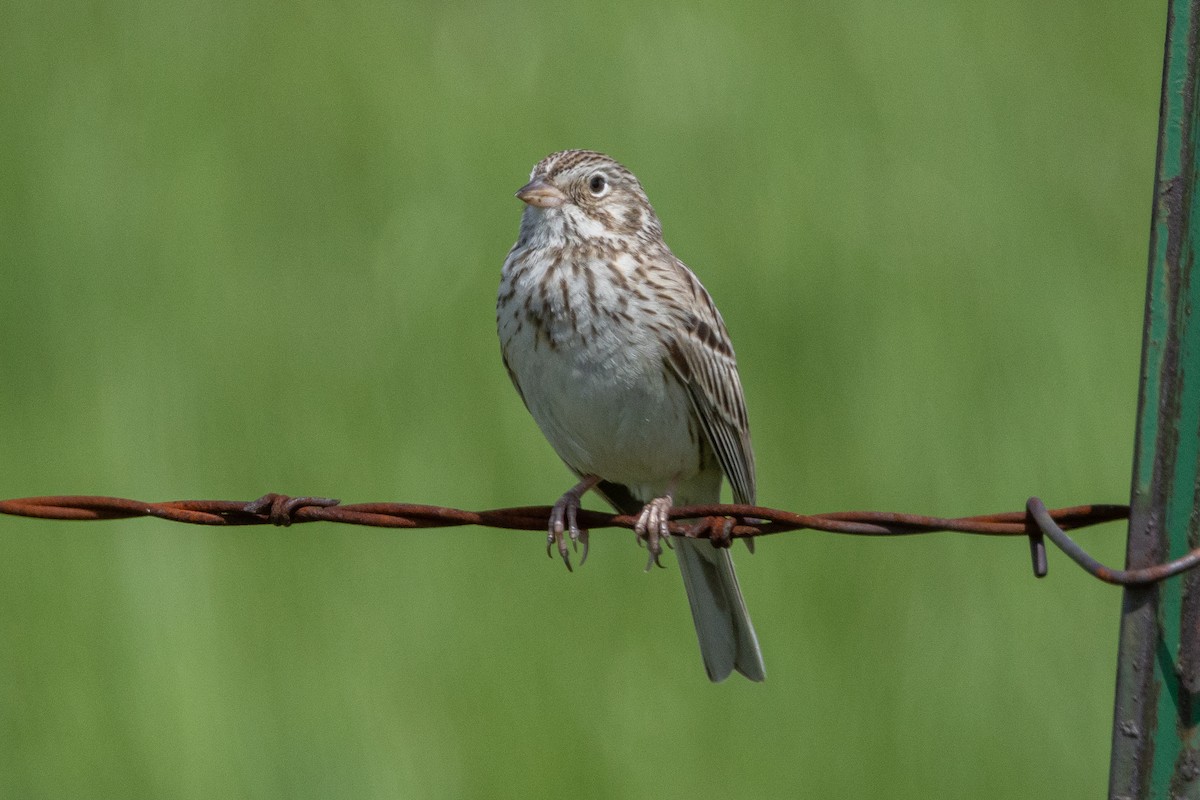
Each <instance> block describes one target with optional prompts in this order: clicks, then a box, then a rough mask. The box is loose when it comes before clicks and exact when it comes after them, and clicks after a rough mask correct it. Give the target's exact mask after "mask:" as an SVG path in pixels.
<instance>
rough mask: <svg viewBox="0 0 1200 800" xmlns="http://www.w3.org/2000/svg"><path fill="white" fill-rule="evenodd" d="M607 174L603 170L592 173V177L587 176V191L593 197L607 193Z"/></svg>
mask: <svg viewBox="0 0 1200 800" xmlns="http://www.w3.org/2000/svg"><path fill="white" fill-rule="evenodd" d="M608 189H609V185H608V176H606V175H605V174H604V173H603V172H595V173H592V177H590V178H588V191H590V192H591V193H592V196H593V197H603V196H604V195H605V194H607V193H608Z"/></svg>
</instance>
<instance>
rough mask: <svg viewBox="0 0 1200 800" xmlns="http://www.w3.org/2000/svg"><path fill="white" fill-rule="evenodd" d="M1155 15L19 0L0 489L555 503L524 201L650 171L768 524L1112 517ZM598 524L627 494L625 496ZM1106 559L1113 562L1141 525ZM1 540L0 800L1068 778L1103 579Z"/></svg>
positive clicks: (1128, 371) (967, 561)
mask: <svg viewBox="0 0 1200 800" xmlns="http://www.w3.org/2000/svg"><path fill="white" fill-rule="evenodd" d="M1163 28H1164V9H1163V8H1160V7H1158V6H1157V5H1153V4H1152V6H1149V7H1148V6H1146V5H1145V4H1137V3H1108V4H1100V5H1097V4H1094V3H1087V2H1066V3H1053V4H1046V3H1042V2H1037V1H1036V0H1017V1H1016V2H1012V3H1005V4H1001V5H990V6H989V5H987V4H983V5H976V6H973V7H970V8H967V7H964V6H963V4H961V3H954V2H949V0H927V2H918V3H904V4H894V6H889V5H888V4H879V3H865V2H848V3H847V2H843V3H828V4H821V5H817V4H790V3H770V2H756V3H733V2H729V3H718V2H704V3H699V4H697V3H681V2H676V3H664V4H659V5H648V4H645V3H642V2H633V1H632V0H630V1H629V2H623V3H622V2H618V3H594V4H590V5H588V6H586V7H585V6H580V7H575V6H568V5H564V4H561V3H552V2H544V3H540V4H530V5H522V6H513V5H511V4H508V3H482V4H479V3H476V4H467V3H443V4H430V5H427V6H414V5H405V4H399V3H389V4H383V3H365V4H358V5H356V6H354V7H353V8H348V7H346V8H344V7H333V6H332V5H331V6H324V5H321V4H317V3H305V2H301V3H290V4H285V3H272V4H259V5H257V6H247V5H246V4H239V3H232V2H230V3H221V2H209V3H204V2H187V1H185V2H176V3H152V2H144V3H137V2H128V1H125V0H122V1H118V2H106V3H84V2H76V3H70V2H69V3H60V4H49V3H31V2H15V3H13V2H10V3H7V4H6V5H5V10H4V12H3V25H2V26H0V107H2V109H3V113H2V114H0V234H2V241H3V246H2V247H0V270H2V271H3V277H4V281H3V287H4V288H3V292H2V293H0V374H2V376H3V384H2V386H0V443H2V444H0V452H2V453H3V457H2V458H0V497H20V496H26V495H38V494H59V493H77V494H113V495H118V496H126V497H136V498H142V499H152V500H165V499H176V498H222V499H246V500H249V499H251V498H254V497H257V496H258V495H260V494H262V493H264V492H267V491H278V492H285V493H292V494H324V495H331V496H336V497H340V498H342V499H343V500H345V501H347V502H350V501H354V502H361V501H376V500H378V501H383V500H394V501H411V502H425V503H435V504H446V505H455V506H460V507H467V508H481V507H495V506H503V505H526V504H543V503H549V502H552V501H553V500H554V499H555V498H556V497H557V496H558V495H559V493H561V492H562V491H563V490H564V489H565V488H567V486H568V485H569V484H570V483H571V481H572V478H571V476H570V475H569V474H568V472H567V470H566V469H565V468H564V467H563V466H562V465H561V464H560V463H559V462H558V461H557V459H556V458H555V456H554V454H553V452H552V451H551V449H550V447H549V446H548V445H547V444H546V443H545V442H544V440H543V439H542V437H541V435H540V434H539V433H538V431H537V429H536V427H535V426H534V423H533V422H532V420H531V419H529V418H528V416H527V414H526V412H525V410H524V409H523V408H522V406H521V403H520V400H519V399H518V397H517V395H516V393H515V392H514V391H513V390H512V388H511V386H510V385H509V382H508V378H507V377H506V375H505V373H504V369H503V368H502V367H501V365H500V360H499V355H498V346H497V342H496V338H495V332H494V316H493V314H494V311H493V308H494V306H493V304H494V297H495V290H496V284H497V281H498V277H499V270H500V264H501V262H502V260H503V258H504V254H505V252H506V250H507V248H508V247H509V246H510V244H511V243H512V241H513V239H514V238H515V234H516V230H517V223H518V218H519V214H520V210H521V209H520V203H519V202H518V201H516V200H515V199H514V198H513V196H512V193H513V191H515V190H516V189H517V187H519V186H520V185H521V184H522V183H523V182H524V180H525V179H526V177H527V175H528V172H529V169H530V167H531V166H532V165H533V164H534V162H536V161H537V160H538V159H540V158H541V157H542V156H544V155H546V154H547V153H549V152H551V151H554V150H557V149H561V148H566V147H588V148H595V149H600V150H604V151H606V152H609V153H611V154H613V155H614V156H615V157H617V158H618V159H620V160H622V161H623V162H625V163H626V164H627V165H628V166H629V167H630V168H631V169H633V170H634V171H635V172H636V173H637V174H638V175H639V177H640V178H641V179H642V181H643V183H644V184H645V186H646V187H647V189H648V191H649V194H650V197H651V199H652V201H653V202H654V203H655V205H656V207H657V209H658V211H659V214H660V216H661V218H662V220H663V223H664V226H665V230H666V234H667V240H668V242H669V243H670V244H671V246H672V247H673V248H674V249H675V251H676V252H677V253H678V254H679V255H680V256H681V257H682V258H683V259H684V260H685V261H687V262H688V263H689V264H690V265H691V266H692V267H693V268H694V269H695V270H696V272H697V273H698V274H699V275H700V276H701V278H702V279H703V280H704V282H705V284H706V285H707V286H708V288H709V289H710V291H711V292H712V294H713V295H714V296H715V297H716V299H717V301H718V304H719V305H720V307H721V309H722V311H723V313H724V315H725V318H726V320H727V322H728V324H729V327H730V329H731V330H732V333H733V337H734V341H735V343H736V345H737V349H738V354H739V358H740V361H741V365H742V374H743V379H744V382H745V387H746V395H747V400H748V404H749V408H750V413H751V421H752V427H753V431H754V437H755V443H756V453H757V456H758V464H759V486H760V500H761V501H762V502H763V503H764V504H767V505H772V506H777V507H783V508H789V509H795V510H801V511H809V512H819V511H833V510H844V509H885V510H896V511H910V512H917V513H930V514H942V515H958V514H976V513H985V512H991V511H1001V510H1016V509H1019V508H1021V507H1022V504H1023V502H1024V500H1025V498H1026V497H1027V496H1029V495H1030V494H1039V495H1041V496H1042V497H1043V498H1045V500H1046V501H1047V502H1048V503H1049V504H1051V505H1052V506H1053V505H1070V504H1075V503H1084V502H1124V501H1125V500H1126V499H1127V497H1128V485H1129V473H1130V460H1131V454H1132V446H1133V433H1134V412H1135V403H1136V397H1137V374H1138V354H1139V349H1140V335H1141V330H1140V329H1141V324H1140V323H1141V313H1142V302H1143V286H1144V281H1145V278H1144V275H1145V271H1144V270H1145V259H1146V250H1147V234H1148V228H1149V210H1150V200H1151V193H1152V178H1153V167H1154V142H1155V135H1156V127H1157V110H1158V91H1159V77H1160V73H1161V63H1162V35H1163ZM597 502H598V501H593V504H596V503H597ZM1081 538H1082V540H1083V541H1084V543H1085V544H1086V546H1088V547H1089V548H1090V549H1091V550H1092V551H1093V552H1094V553H1095V554H1096V555H1097V556H1099V557H1100V558H1102V559H1104V560H1106V561H1108V562H1114V563H1115V562H1119V561H1120V560H1121V558H1122V553H1123V539H1124V530H1123V527H1122V526H1120V525H1110V526H1107V527H1106V528H1102V529H1098V530H1097V531H1095V532H1094V533H1084V534H1081ZM643 562H644V552H643V551H639V550H637V548H635V547H634V543H633V539H632V536H631V535H629V534H628V533H626V532H622V531H605V532H597V533H596V534H595V535H594V537H593V546H592V555H591V559H590V560H589V562H588V564H587V566H586V567H585V568H584V569H582V570H577V571H576V572H575V574H567V572H566V571H565V570H564V569H563V568H562V566H561V565H560V564H558V563H555V562H552V561H550V560H548V559H547V558H546V556H545V552H544V542H543V537H542V536H541V535H540V534H536V533H534V534H520V533H512V532H497V531H489V530H483V529H475V528H470V529H457V530H447V531H422V532H415V533H414V532H396V531H387V530H375V529H358V528H351V527H343V526H333V525H306V526H299V527H294V528H291V529H246V528H242V529H231V530H219V529H210V528H192V527H184V526H178V525H172V524H169V523H165V522H159V521H155V520H132V521H127V522H107V523H67V522H45V521H36V520H22V519H15V518H0V604H2V605H0V754H2V757H0V796H2V797H4V798H10V797H11V798H42V797H54V798H58V797H114V798H116V797H121V798H213V797H255V798H327V797H353V798H389V797H422V798H441V797H447V798H450V797H464V796H489V797H514V798H516V797H520V798H525V797H538V796H544V797H545V796H572V797H581V798H586V797H656V798H657V797H665V798H670V797H689V798H694V797H703V796H723V797H789V796H811V797H835V798H836V797H864V796H880V795H884V796H888V797H896V798H906V797H913V798H929V797H973V798H1028V797H1055V798H1076V797H1079V798H1083V797H1095V796H1098V795H1100V794H1101V793H1102V792H1103V791H1104V787H1105V785H1106V781H1107V769H1108V766H1107V765H1108V749H1109V735H1110V712H1111V703H1112V694H1113V683H1114V672H1115V646H1116V634H1117V626H1118V613H1119V602H1120V594H1119V592H1118V591H1117V590H1116V589H1113V588H1111V587H1108V586H1105V585H1102V584H1100V583H1098V582H1096V581H1094V580H1092V579H1090V578H1088V577H1086V576H1085V575H1083V574H1082V573H1081V572H1080V571H1079V570H1078V569H1076V568H1075V567H1073V566H1071V565H1070V564H1068V563H1067V562H1066V560H1065V558H1063V557H1062V556H1061V555H1060V554H1057V553H1056V552H1054V551H1052V552H1051V572H1050V576H1049V578H1048V579H1046V580H1044V581H1040V582H1039V581H1035V580H1034V579H1033V578H1032V577H1031V576H1030V574H1029V572H1030V571H1029V564H1028V554H1027V547H1026V545H1025V543H1024V542H1023V541H1020V540H982V539H967V538H965V537H956V536H951V535H934V536H929V537H924V538H919V539H907V540H896V541H870V540H860V539H851V538H847V537H835V536H830V535H827V534H817V533H798V534H790V535H784V536H779V537H774V538H772V539H769V540H764V541H762V542H761V543H760V546H759V548H758V554H757V555H755V556H754V557H753V558H751V557H749V556H748V555H746V554H745V553H743V552H739V553H738V565H739V571H740V574H741V579H742V586H743V589H744V591H745V594H746V597H747V600H748V602H749V604H750V607H751V609H752V611H753V614H754V619H755V622H756V624H757V627H758V630H759V634H760V636H761V639H762V642H763V649H764V652H765V655H766V660H767V667H768V672H769V678H768V682H767V683H766V684H765V685H752V684H750V683H748V682H746V681H742V680H740V679H732V680H730V681H729V682H727V683H726V684H722V685H719V686H713V685H710V684H709V683H708V681H707V680H706V679H705V677H704V672H703V670H702V668H701V664H700V658H699V653H698V649H697V647H696V644H695V641H694V633H693V631H692V628H691V623H690V619H689V615H688V610H687V604H686V602H685V600H684V594H683V590H682V587H681V585H680V580H679V578H678V576H677V574H676V573H677V571H678V570H677V569H676V567H675V566H674V564H673V563H670V562H668V563H670V566H669V568H668V569H667V570H666V571H662V572H658V571H656V572H655V573H653V574H650V575H647V574H644V573H643V572H642V564H643Z"/></svg>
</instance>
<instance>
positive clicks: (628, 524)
mask: <svg viewBox="0 0 1200 800" xmlns="http://www.w3.org/2000/svg"><path fill="white" fill-rule="evenodd" d="M0 514H8V515H13V516H22V517H36V518H39V519H56V520H106V519H130V518H132V517H156V518H158V519H164V520H170V521H172V522H182V523H186V524H191V525H291V524H293V523H306V522H340V523H343V524H347V525H368V526H373V527H382V528H448V527H458V526H462V525H479V526H482V527H488V528H499V529H504V530H523V531H545V530H546V528H547V524H548V520H549V516H550V507H549V506H522V507H517V508H496V509H489V510H484V511H466V510H463V509H459V508H447V507H445V506H432V505H422V504H418V503H353V504H348V505H341V504H340V503H339V502H338V501H337V500H334V499H332V498H328V497H307V496H306V497H290V496H288V495H281V494H267V495H264V496H262V497H260V498H259V499H258V500H254V501H251V502H245V501H237V500H172V501H167V502H160V503H150V502H146V501H143V500H130V499H127V498H122V497H97V496H81V495H63V496H53V497H22V498H17V499H13V500H0ZM1128 517H1129V506H1123V505H1099V504H1093V505H1082V506H1070V507H1067V508H1056V509H1053V510H1050V509H1047V508H1046V506H1045V504H1043V503H1042V501H1041V500H1039V499H1038V498H1036V497H1031V498H1030V499H1029V501H1028V503H1027V504H1026V508H1025V510H1024V511H1010V512H1005V513H1000V514H982V515H978V516H972V517H955V518H945V517H932V516H924V515H919V514H899V513H894V512H888V511H840V512H834V513H826V514H796V513H794V512H791V511H783V510H780V509H775V508H764V507H762V506H746V505H726V504H710V505H698V506H679V507H677V508H673V509H671V519H672V520H673V521H672V522H671V533H672V534H673V535H676V536H692V537H701V538H708V539H711V540H712V541H713V542H714V543H715V544H718V545H720V546H728V545H729V543H730V541H732V540H733V539H741V538H752V537H757V536H769V535H773V534H778V533H784V532H787V531H797V530H814V531H824V532H827V533H838V534H846V535H851V536H911V535H915V534H922V533H936V532H949V533H964V534H974V535H981V536H1024V537H1027V538H1028V540H1029V545H1030V554H1031V558H1032V562H1033V571H1034V575H1035V576H1037V577H1039V578H1041V577H1044V576H1045V575H1046V572H1047V559H1046V548H1045V542H1044V540H1045V538H1049V539H1050V540H1051V541H1052V542H1054V544H1055V545H1056V546H1057V547H1058V548H1059V549H1061V550H1062V551H1063V552H1064V553H1066V554H1067V555H1068V556H1069V557H1070V558H1071V560H1072V561H1074V562H1075V563H1076V564H1078V565H1079V566H1080V567H1081V568H1082V569H1083V570H1084V571H1086V572H1087V573H1088V574H1089V575H1092V576H1094V577H1096V578H1098V579H1099V580H1102V581H1105V582H1106V583H1112V584H1118V585H1123V586H1142V585H1146V584H1150V583H1154V582H1157V581H1160V580H1163V579H1165V578H1169V577H1171V576H1173V575H1177V574H1179V573H1180V572H1184V571H1186V570H1189V569H1192V568H1194V567H1196V566H1197V565H1200V548H1197V549H1195V550H1193V551H1191V552H1190V553H1188V554H1186V555H1185V556H1183V557H1182V558H1177V559H1174V560H1173V561H1170V562H1167V563H1165V564H1157V565H1153V566H1149V567H1144V568H1141V569H1114V568H1111V567H1107V566H1105V565H1103V564H1101V563H1100V562H1099V561H1097V560H1096V559H1094V558H1092V556H1090V555H1088V554H1087V552H1086V551H1085V550H1084V549H1083V548H1082V547H1080V546H1079V544H1077V543H1076V542H1075V541H1074V540H1073V539H1071V537H1070V536H1068V535H1067V534H1066V531H1068V530H1076V529H1079V528H1085V527H1089V526H1092V525H1098V524H1100V523H1103V522H1112V521H1114V520H1121V519H1128ZM696 519H699V520H700V522H699V523H695V522H689V523H683V522H679V520H696ZM636 523H637V518H636V517H635V516H631V515H628V514H611V513H605V512H600V511H586V510H581V511H580V512H579V524H580V526H582V527H586V528H592V529H595V528H612V527H620V528H629V529H632V528H633V527H634V525H635V524H636Z"/></svg>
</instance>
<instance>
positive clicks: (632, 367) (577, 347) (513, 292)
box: [497, 253, 700, 486]
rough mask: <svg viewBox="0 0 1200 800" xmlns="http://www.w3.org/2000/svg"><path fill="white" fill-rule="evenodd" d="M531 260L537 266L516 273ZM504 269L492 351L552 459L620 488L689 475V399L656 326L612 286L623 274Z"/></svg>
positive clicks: (694, 464)
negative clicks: (500, 357)
mask: <svg viewBox="0 0 1200 800" xmlns="http://www.w3.org/2000/svg"><path fill="white" fill-rule="evenodd" d="M514 255H518V256H519V255H520V254H519V253H516V254H514ZM530 258H535V259H537V258H541V260H542V261H544V262H546V263H544V264H542V265H541V268H540V269H539V268H536V267H532V266H530V267H526V268H525V269H521V267H522V266H523V265H524V263H526V262H528V260H529V259H530ZM513 261H514V259H513V257H512V256H510V263H509V264H506V267H505V279H504V280H503V281H502V283H501V287H500V295H499V299H498V302H497V323H498V328H499V333H500V340H501V346H502V348H503V351H504V357H505V361H506V363H507V364H508V367H509V369H510V370H511V371H512V374H513V379H514V381H515V382H516V383H517V385H518V387H519V388H520V390H521V393H522V396H523V397H524V399H525V403H526V405H527V406H528V407H529V411H530V413H531V414H532V415H533V417H534V419H535V420H536V421H537V423H538V426H539V427H540V428H541V429H542V432H543V433H544V434H545V436H546V438H547V439H548V440H549V441H550V443H551V445H552V446H553V447H554V449H555V450H556V451H557V452H558V454H559V456H561V457H562V459H563V460H564V461H566V462H567V464H569V465H570V466H571V467H572V468H574V469H576V470H577V471H580V472H584V473H593V474H597V475H600V476H601V477H603V478H605V479H608V480H615V481H620V482H623V483H631V482H636V483H640V484H645V485H653V484H656V483H662V484H663V485H664V486H665V485H666V483H668V482H669V481H671V480H672V479H673V478H675V477H676V476H678V475H680V474H689V473H691V472H695V471H697V470H698V469H699V460H700V446H699V443H698V439H697V432H696V422H695V420H694V419H693V412H692V409H691V402H690V399H689V398H688V396H687V391H686V389H685V388H684V387H683V385H682V384H681V383H680V382H679V381H678V379H677V378H676V377H675V375H674V374H673V373H672V372H671V369H670V367H669V365H668V364H667V360H666V357H665V356H666V345H665V342H664V339H663V336H662V332H663V331H662V328H661V327H660V324H661V323H660V321H659V320H657V319H656V317H655V315H654V314H653V313H649V314H648V313H647V312H646V309H645V308H644V307H642V305H641V304H640V303H639V302H638V297H637V294H638V293H637V292H636V290H635V289H636V287H632V286H631V285H630V283H629V276H628V274H625V273H623V272H622V273H621V275H620V277H618V272H619V271H621V270H622V269H623V266H624V265H622V264H619V263H615V264H614V263H612V262H608V263H603V262H596V261H584V262H580V261H575V262H571V263H567V262H560V263H558V264H553V263H552V262H553V259H552V258H545V257H542V256H536V255H535V256H527V257H526V258H525V259H524V262H520V261H519V262H518V263H516V264H513V263H512V262H513ZM510 267H511V269H510ZM622 278H623V280H622Z"/></svg>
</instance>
